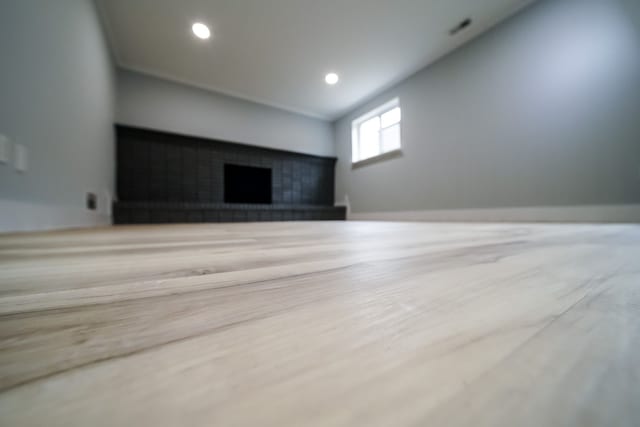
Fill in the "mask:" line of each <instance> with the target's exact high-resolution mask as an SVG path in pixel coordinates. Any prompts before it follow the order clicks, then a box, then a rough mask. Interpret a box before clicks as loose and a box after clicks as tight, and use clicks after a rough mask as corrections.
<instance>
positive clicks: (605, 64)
mask: <svg viewBox="0 0 640 427" xmlns="http://www.w3.org/2000/svg"><path fill="white" fill-rule="evenodd" d="M639 4H640V2H637V0H543V1H541V2H540V3H536V4H534V5H533V6H531V7H530V8H528V9H526V10H525V11H523V12H522V13H521V14H519V15H518V16H516V17H515V18H513V19H511V20H509V21H507V22H505V23H504V24H502V25H500V26H498V27H497V28H495V29H494V30H492V31H490V32H489V33H487V34H486V35H484V36H482V37H481V38H479V39H477V40H476V41H474V42H471V43H470V44H468V45H466V46H465V47H463V48H461V49H460V50H458V51H456V52H454V53H453V54H451V55H449V56H448V57H446V58H444V59H442V60H441V61H439V62H437V63H436V64H434V65H432V66H430V67H428V68H426V69H424V70H422V71H420V72H419V73H417V74H415V75H414V76H412V77H410V78H409V79H407V80H405V81H404V82H402V83H400V84H399V85H397V86H395V87H394V88H392V89H390V90H388V91H387V92H385V93H384V94H382V95H380V96H377V97H376V98H375V99H373V100H371V101H370V102H367V103H366V105H363V106H362V107H360V108H358V109H357V110H356V111H354V112H353V113H351V114H349V115H348V116H346V117H344V118H342V119H340V120H338V121H337V122H336V123H334V132H335V138H336V148H337V154H338V157H339V162H338V171H337V184H336V186H337V189H336V190H337V191H336V199H337V200H338V201H340V200H342V199H343V198H344V196H345V195H348V197H349V200H350V203H351V209H352V211H353V212H355V213H358V212H377V211H380V212H383V211H410V210H413V211H416V210H431V209H434V210H435V209H472V208H495V207H521V206H559V205H568V206H570V205H574V206H575V205H589V204H591V205H604V204H632V203H639V202H640V10H639V9H640V7H639ZM394 97H399V98H400V103H401V106H402V115H403V118H402V133H403V141H402V142H403V156H402V157H400V158H395V159H391V160H385V161H381V162H378V163H375V164H371V165H367V166H364V167H361V168H357V169H354V170H352V169H351V161H350V157H351V147H350V145H351V121H352V120H353V119H354V118H356V117H358V116H359V115H360V114H362V113H365V112H366V111H368V110H369V109H371V108H374V107H376V106H377V105H378V104H381V103H383V102H385V101H388V100H390V99H392V98H394Z"/></svg>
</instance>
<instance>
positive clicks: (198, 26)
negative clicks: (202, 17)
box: [191, 22, 211, 40]
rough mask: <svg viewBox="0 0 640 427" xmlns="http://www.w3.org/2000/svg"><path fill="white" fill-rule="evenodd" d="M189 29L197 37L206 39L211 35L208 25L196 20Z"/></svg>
mask: <svg viewBox="0 0 640 427" xmlns="http://www.w3.org/2000/svg"><path fill="white" fill-rule="evenodd" d="M191 30H192V31H193V34H195V35H196V37H197V38H199V39H202V40H206V39H208V38H209V37H211V31H209V27H207V26H206V25H204V24H203V23H202V22H196V23H195V24H193V25H192V26H191Z"/></svg>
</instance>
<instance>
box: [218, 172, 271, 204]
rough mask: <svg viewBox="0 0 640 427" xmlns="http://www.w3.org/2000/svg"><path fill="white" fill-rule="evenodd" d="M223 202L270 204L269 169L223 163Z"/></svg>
mask: <svg viewBox="0 0 640 427" xmlns="http://www.w3.org/2000/svg"><path fill="white" fill-rule="evenodd" d="M224 202H225V203H250V204H271V169H269V168H258V167H254V166H240V165H232V164H225V165H224Z"/></svg>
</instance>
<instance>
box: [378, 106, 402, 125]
mask: <svg viewBox="0 0 640 427" xmlns="http://www.w3.org/2000/svg"><path fill="white" fill-rule="evenodd" d="M381 118H382V127H383V128H386V127H389V126H391V125H395V124H396V123H400V107H396V108H394V109H393V110H389V111H387V112H386V113H384V114H383V115H382V116H381Z"/></svg>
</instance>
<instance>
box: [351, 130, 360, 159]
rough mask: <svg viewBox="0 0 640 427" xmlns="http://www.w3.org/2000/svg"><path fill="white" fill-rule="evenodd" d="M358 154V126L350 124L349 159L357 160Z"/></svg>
mask: <svg viewBox="0 0 640 427" xmlns="http://www.w3.org/2000/svg"><path fill="white" fill-rule="evenodd" d="M359 156H360V155H359V154H358V127H357V126H352V128H351V161H352V162H357V161H358V158H359Z"/></svg>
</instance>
